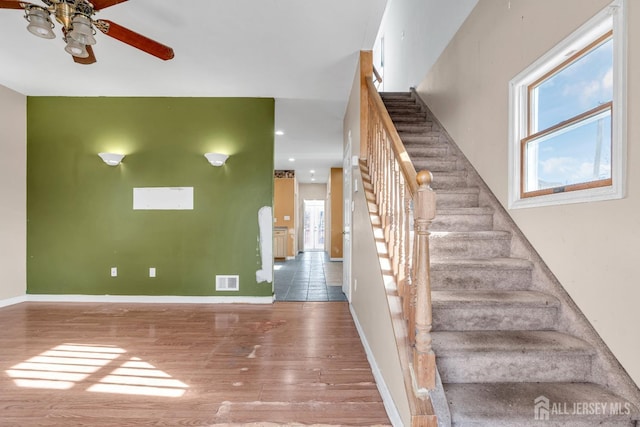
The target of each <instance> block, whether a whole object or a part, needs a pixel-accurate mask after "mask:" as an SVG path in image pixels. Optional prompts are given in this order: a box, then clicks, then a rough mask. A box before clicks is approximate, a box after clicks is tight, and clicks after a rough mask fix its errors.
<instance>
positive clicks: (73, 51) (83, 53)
mask: <svg viewBox="0 0 640 427" xmlns="http://www.w3.org/2000/svg"><path fill="white" fill-rule="evenodd" d="M64 50H65V51H66V52H67V53H68V54H70V55H73V56H77V57H78V58H86V57H88V56H89V52H87V48H86V47H85V46H84V45H83V44H82V43H78V42H77V41H76V40H74V39H72V38H71V37H68V38H67V46H66V47H65V48H64Z"/></svg>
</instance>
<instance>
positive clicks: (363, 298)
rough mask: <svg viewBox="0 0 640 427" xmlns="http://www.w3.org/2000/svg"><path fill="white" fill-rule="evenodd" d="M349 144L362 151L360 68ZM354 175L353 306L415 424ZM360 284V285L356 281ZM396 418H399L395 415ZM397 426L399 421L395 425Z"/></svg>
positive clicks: (347, 120) (397, 399)
mask: <svg viewBox="0 0 640 427" xmlns="http://www.w3.org/2000/svg"><path fill="white" fill-rule="evenodd" d="M343 131H344V141H345V144H346V143H347V141H348V139H349V135H350V136H351V144H352V145H351V150H352V153H358V152H359V151H360V69H359V68H358V69H357V70H356V75H355V78H354V81H353V86H352V89H351V95H350V97H349V102H348V104H347V109H346V113H345V117H344V126H343ZM353 178H354V179H356V180H357V181H358V184H357V188H359V189H360V191H358V192H354V193H352V195H351V196H352V198H353V201H354V206H355V210H354V212H353V219H352V222H351V253H352V257H351V283H350V284H349V287H350V289H351V291H350V296H351V298H350V301H351V308H352V311H353V313H354V315H355V318H356V321H357V322H358V324H359V325H360V328H361V333H362V334H363V335H364V336H363V339H364V341H365V342H366V343H367V344H368V346H369V348H370V350H371V354H370V356H371V357H373V359H374V362H375V366H376V367H377V369H378V370H379V373H380V375H382V378H383V379H384V384H385V386H386V389H387V390H388V394H389V395H390V396H391V399H392V400H393V405H395V408H396V409H397V413H390V416H395V417H396V418H397V417H398V416H399V417H400V418H401V420H402V423H401V424H402V425H407V426H408V425H411V421H410V410H409V401H408V400H407V394H406V389H405V386H404V380H403V375H402V369H401V366H400V359H399V356H398V352H397V347H396V343H395V338H394V335H393V328H392V323H391V315H390V312H389V305H388V303H387V297H386V291H385V287H384V282H383V280H382V272H381V270H380V266H379V264H378V263H377V261H376V259H377V253H376V246H375V241H374V237H373V231H372V228H371V220H370V219H369V213H368V207H367V202H366V200H365V196H364V192H363V191H362V188H363V187H362V178H361V176H360V173H359V170H358V168H353ZM356 283H357V284H356ZM394 419H395V418H394ZM394 425H395V424H394Z"/></svg>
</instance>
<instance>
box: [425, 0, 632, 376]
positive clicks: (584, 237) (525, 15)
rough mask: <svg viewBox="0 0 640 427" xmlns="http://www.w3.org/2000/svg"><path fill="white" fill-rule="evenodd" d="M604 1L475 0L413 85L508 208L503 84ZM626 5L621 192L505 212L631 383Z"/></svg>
mask: <svg viewBox="0 0 640 427" xmlns="http://www.w3.org/2000/svg"><path fill="white" fill-rule="evenodd" d="M608 3H609V1H608V0H563V1H557V0H535V1H534V0H510V1H509V2H507V1H495V0H480V1H479V3H478V5H477V6H476V8H475V9H474V10H473V11H472V13H471V15H470V16H469V18H468V19H467V20H466V21H465V23H464V24H463V25H462V27H461V28H460V30H459V31H458V33H457V34H456V36H455V37H454V39H453V40H452V42H451V43H450V44H449V46H448V47H447V48H446V49H445V51H444V52H443V54H442V55H441V57H440V58H439V60H438V61H437V63H436V64H435V65H434V67H433V68H432V69H431V70H430V72H429V73H428V75H427V77H426V78H425V79H424V80H423V81H422V83H421V84H420V85H419V86H418V92H419V93H420V96H421V97H422V98H423V99H424V100H425V101H426V102H427V104H428V105H429V107H430V108H431V109H432V110H433V112H434V114H435V115H436V117H437V118H438V119H439V120H440V121H441V122H442V123H443V125H444V126H445V128H446V129H447V131H448V132H449V133H450V134H451V136H452V137H453V139H454V140H455V141H456V142H457V143H458V145H459V146H460V148H461V149H462V150H463V151H464V152H465V154H466V155H467V156H468V157H469V159H470V160H471V162H472V163H473V164H474V166H475V167H476V168H477V169H478V172H479V173H480V175H481V176H482V177H483V179H484V180H485V181H486V182H487V184H488V185H489V186H490V187H491V189H492V190H493V191H494V193H495V194H496V196H497V197H498V199H499V200H500V201H501V203H502V204H503V205H504V206H506V205H507V183H508V181H507V179H508V173H507V166H508V164H507V161H508V159H507V150H508V140H507V130H508V116H509V113H508V84H509V81H510V80H511V79H512V78H513V77H514V76H515V75H517V74H518V73H519V72H520V71H522V70H523V69H524V68H526V67H527V66H528V65H529V64H531V63H532V62H533V61H534V60H536V59H537V58H538V57H539V56H540V55H542V54H543V53H545V52H546V51H547V50H549V49H551V48H552V47H553V46H554V45H555V44H557V43H558V42H560V41H561V40H562V39H563V38H564V37H566V36H567V35H568V34H570V33H571V32H572V31H573V30H575V29H576V28H578V27H579V26H580V25H581V24H583V23H584V22H585V21H587V20H588V19H589V18H590V17H591V16H593V15H594V14H596V13H597V12H598V11H599V10H600V9H602V8H603V7H604V6H605V5H607V4H608ZM627 7H628V10H627V12H628V21H627V26H628V75H629V81H628V91H627V93H628V104H629V105H628V118H629V120H628V160H627V161H628V172H627V188H628V194H627V197H626V198H625V199H622V200H615V201H606V202H595V203H580V204H573V205H564V206H553V207H544V208H532V209H520V210H512V211H511V212H510V213H511V215H512V216H513V218H514V219H515V221H516V222H517V224H518V225H519V226H520V228H521V229H522V231H523V232H524V233H525V235H526V236H527V237H528V238H529V240H530V241H531V243H532V244H533V245H534V246H535V248H536V249H537V250H538V252H539V253H540V255H541V256H542V257H543V259H544V260H545V261H546V263H547V264H548V265H549V267H550V268H551V270H552V271H553V272H554V274H555V275H556V276H557V277H558V279H559V280H560V282H561V283H562V285H563V286H564V287H565V288H566V290H567V291H568V292H569V294H570V295H571V297H572V298H573V299H574V300H575V302H576V303H577V304H578V306H579V307H580V309H581V310H582V311H583V312H584V313H585V315H586V316H587V318H588V319H589V321H590V322H591V323H592V324H593V326H594V327H595V328H596V330H597V331H598V332H599V334H600V335H601V337H602V338H603V339H604V341H605V342H606V343H607V345H608V346H609V347H610V348H611V350H612V351H613V353H614V354H615V355H616V357H617V358H618V359H619V360H620V362H621V363H622V365H623V366H624V367H625V368H626V369H627V371H628V372H629V373H630V374H631V376H632V377H633V379H634V380H635V382H636V383H637V384H640V357H638V354H640V334H639V333H638V331H637V322H638V321H637V319H638V316H637V311H638V301H640V283H639V281H638V278H639V277H640V275H639V274H638V270H637V265H638V263H639V262H640V250H639V249H638V247H637V246H636V245H638V242H639V241H640V214H639V212H640V168H638V167H637V165H638V164H640V149H638V144H637V143H638V141H639V140H640V121H638V120H636V119H635V118H637V117H639V115H640V84H639V83H638V80H637V78H636V76H638V75H640V2H637V1H635V0H631V1H627Z"/></svg>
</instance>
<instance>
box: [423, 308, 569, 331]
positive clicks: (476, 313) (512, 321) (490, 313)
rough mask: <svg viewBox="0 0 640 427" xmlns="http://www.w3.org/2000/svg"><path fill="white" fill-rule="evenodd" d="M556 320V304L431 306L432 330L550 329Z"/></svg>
mask: <svg viewBox="0 0 640 427" xmlns="http://www.w3.org/2000/svg"><path fill="white" fill-rule="evenodd" d="M556 321H557V309H556V307H544V306H522V305H518V306H502V307H498V306H492V305H486V306H481V305H474V306H462V307H460V306H458V307H454V308H445V307H439V306H438V307H436V306H435V305H434V307H433V329H434V330H436V331H495V330H505V331H519V330H520V331H539V330H551V329H553V328H554V327H555V325H556Z"/></svg>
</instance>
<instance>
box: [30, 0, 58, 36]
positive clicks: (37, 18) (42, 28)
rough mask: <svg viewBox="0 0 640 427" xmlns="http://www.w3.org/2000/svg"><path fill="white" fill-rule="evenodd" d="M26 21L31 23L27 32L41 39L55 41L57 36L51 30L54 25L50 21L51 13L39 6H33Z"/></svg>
mask: <svg viewBox="0 0 640 427" xmlns="http://www.w3.org/2000/svg"><path fill="white" fill-rule="evenodd" d="M25 19H26V20H27V21H29V25H27V30H28V31H29V32H30V33H31V34H33V35H35V36H38V37H40V38H43V39H53V38H55V37H56V35H55V34H54V33H53V31H52V30H51V29H52V28H53V23H52V22H51V19H49V11H48V10H46V9H43V8H41V7H39V6H31V7H29V8H28V9H27V10H26V15H25Z"/></svg>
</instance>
